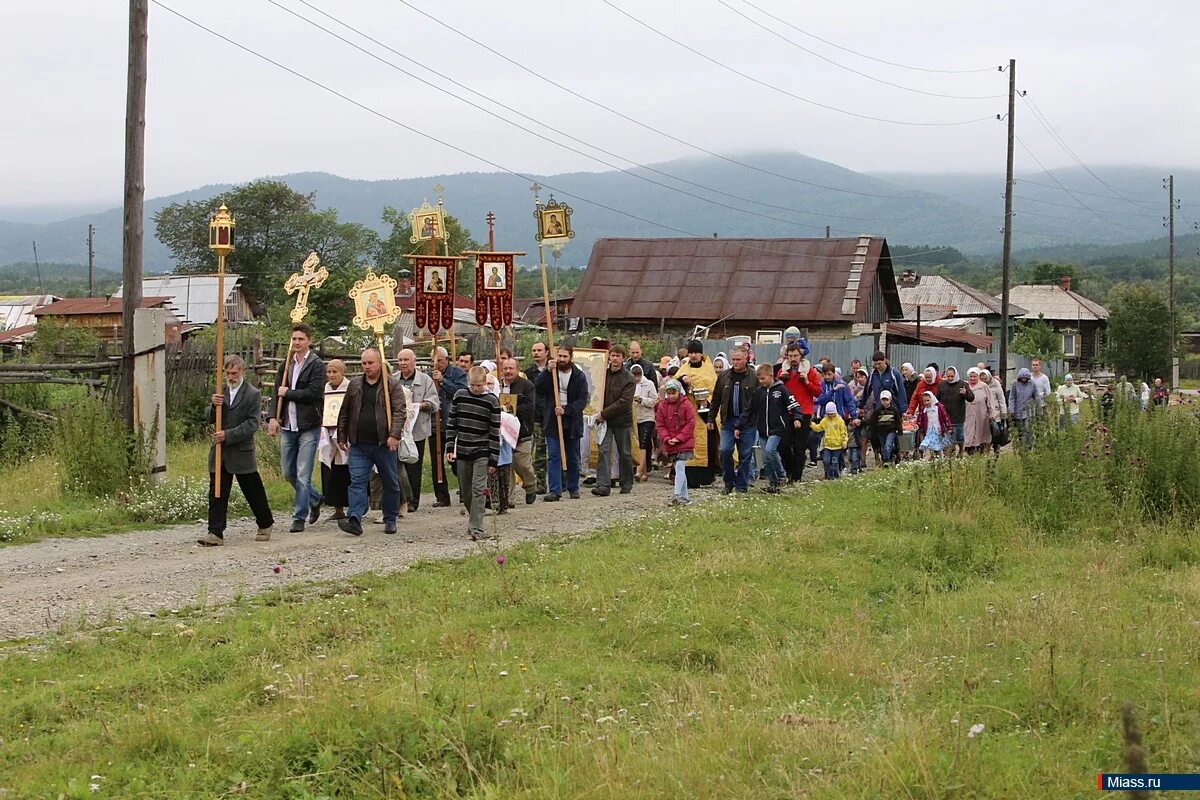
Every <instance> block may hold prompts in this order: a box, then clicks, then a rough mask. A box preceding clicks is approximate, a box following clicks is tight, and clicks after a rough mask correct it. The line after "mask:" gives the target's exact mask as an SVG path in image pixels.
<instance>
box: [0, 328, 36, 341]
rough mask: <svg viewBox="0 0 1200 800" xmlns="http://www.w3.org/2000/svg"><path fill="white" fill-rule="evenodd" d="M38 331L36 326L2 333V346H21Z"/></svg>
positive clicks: (0, 333) (0, 337) (11, 329)
mask: <svg viewBox="0 0 1200 800" xmlns="http://www.w3.org/2000/svg"><path fill="white" fill-rule="evenodd" d="M36 330H37V326H36V325H21V326H20V327H17V328H9V329H8V330H6V331H0V344H20V343H21V342H24V341H25V340H26V339H28V338H29V337H30V336H32V335H33V333H34V331H36Z"/></svg>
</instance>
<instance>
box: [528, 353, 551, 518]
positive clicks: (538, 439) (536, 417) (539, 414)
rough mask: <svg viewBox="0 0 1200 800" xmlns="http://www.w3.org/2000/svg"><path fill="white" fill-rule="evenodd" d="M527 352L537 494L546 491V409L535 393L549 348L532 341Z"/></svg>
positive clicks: (547, 357)
mask: <svg viewBox="0 0 1200 800" xmlns="http://www.w3.org/2000/svg"><path fill="white" fill-rule="evenodd" d="M529 352H530V353H532V354H533V363H531V364H529V365H528V366H527V367H525V377H526V378H528V379H529V382H530V383H532V384H533V385H534V395H533V397H534V403H533V443H532V444H533V471H534V473H535V474H536V475H537V492H538V494H545V493H546V431H545V430H544V429H543V428H542V420H543V419H545V418H546V409H545V407H544V406H543V405H542V396H541V395H540V394H538V393H537V381H538V378H539V377H540V376H541V374H542V373H543V372H545V371H546V370H547V369H548V368H549V363H550V349H549V348H548V347H547V346H546V343H545V342H534V343H533V344H532V345H531V346H530V348H529Z"/></svg>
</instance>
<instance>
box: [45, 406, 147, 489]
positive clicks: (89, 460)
mask: <svg viewBox="0 0 1200 800" xmlns="http://www.w3.org/2000/svg"><path fill="white" fill-rule="evenodd" d="M55 427H56V430H55V434H56V437H55V442H54V453H55V456H56V457H57V460H58V475H59V481H60V482H61V484H62V488H63V492H64V493H66V494H71V495H76V496H79V497H104V496H108V495H112V494H115V493H116V492H117V491H121V490H124V491H128V490H129V489H130V488H131V487H134V486H138V485H140V484H141V482H142V481H143V480H144V479H145V478H146V476H147V475H148V474H149V469H148V463H149V458H148V456H147V454H146V452H145V447H144V446H143V444H142V442H141V441H140V440H139V439H138V437H136V436H134V435H132V434H130V433H129V432H128V431H127V430H126V429H125V426H124V424H123V423H122V422H121V421H120V420H119V419H117V416H116V414H115V413H114V412H113V410H112V409H111V408H110V407H109V406H108V405H106V404H105V403H104V402H103V401H102V400H101V399H100V398H98V397H96V396H95V395H89V396H87V397H85V398H83V399H82V400H80V401H79V402H77V403H75V404H73V405H71V406H70V407H67V408H64V409H62V411H61V413H60V415H59V418H58V422H57V425H56V426H55ZM148 438H149V440H150V441H153V438H154V435H153V433H152V434H151V435H150V436H149V437H148Z"/></svg>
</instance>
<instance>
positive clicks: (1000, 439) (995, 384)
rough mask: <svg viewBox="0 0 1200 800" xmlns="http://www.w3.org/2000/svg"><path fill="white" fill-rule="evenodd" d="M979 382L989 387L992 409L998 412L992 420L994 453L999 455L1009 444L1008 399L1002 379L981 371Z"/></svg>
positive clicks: (983, 370) (987, 371)
mask: <svg viewBox="0 0 1200 800" xmlns="http://www.w3.org/2000/svg"><path fill="white" fill-rule="evenodd" d="M979 382H980V383H982V384H983V385H984V386H986V387H987V389H988V393H989V394H990V395H991V397H992V408H994V409H995V410H996V416H995V417H993V418H992V452H994V453H999V452H1000V448H1001V447H1003V446H1004V445H1005V444H1007V442H1008V433H1007V425H1008V398H1007V397H1006V396H1005V395H1004V384H1002V383H1000V378H998V377H996V376H995V375H993V374H992V373H991V372H990V371H989V370H986V369H981V370H980V371H979Z"/></svg>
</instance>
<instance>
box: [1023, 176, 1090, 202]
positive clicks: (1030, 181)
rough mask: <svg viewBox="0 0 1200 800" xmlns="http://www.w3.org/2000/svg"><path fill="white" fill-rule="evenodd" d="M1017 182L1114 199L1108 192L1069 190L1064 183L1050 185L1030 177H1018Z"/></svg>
mask: <svg viewBox="0 0 1200 800" xmlns="http://www.w3.org/2000/svg"><path fill="white" fill-rule="evenodd" d="M1017 183H1028V184H1029V185H1030V186H1040V187H1042V188H1043V189H1059V190H1061V191H1064V192H1066V191H1069V192H1072V193H1074V194H1077V195H1082V196H1083V197H1098V198H1100V199H1101V200H1112V199H1113V198H1112V196H1111V195H1107V194H1098V193H1096V192H1085V191H1083V190H1082V189H1070V190H1068V189H1066V188H1065V187H1064V186H1063V185H1062V184H1059V185H1057V186H1052V185H1050V184H1049V183H1041V182H1039V181H1035V180H1030V179H1029V178H1018V179H1017Z"/></svg>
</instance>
